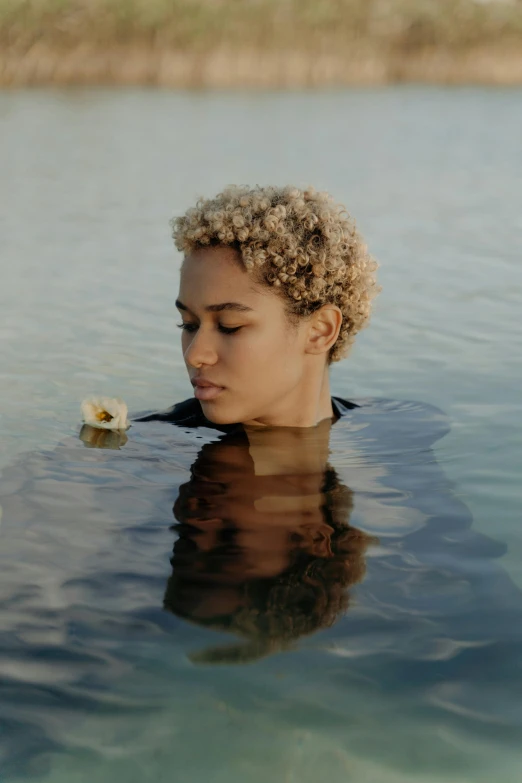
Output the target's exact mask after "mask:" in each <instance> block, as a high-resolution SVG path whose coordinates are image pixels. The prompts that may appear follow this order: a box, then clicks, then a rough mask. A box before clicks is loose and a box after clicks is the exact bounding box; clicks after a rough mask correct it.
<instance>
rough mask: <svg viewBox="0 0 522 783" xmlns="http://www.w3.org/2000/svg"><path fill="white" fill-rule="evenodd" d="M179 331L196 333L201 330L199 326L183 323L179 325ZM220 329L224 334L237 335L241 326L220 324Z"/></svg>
mask: <svg viewBox="0 0 522 783" xmlns="http://www.w3.org/2000/svg"><path fill="white" fill-rule="evenodd" d="M177 326H178V327H179V329H183V331H184V332H189V333H192V332H195V331H197V329H198V328H199V327H198V325H197V324H189V323H181V324H177ZM218 329H219V331H220V332H221V333H222V334H235V332H238V331H239V330H240V329H241V326H223V325H222V324H218Z"/></svg>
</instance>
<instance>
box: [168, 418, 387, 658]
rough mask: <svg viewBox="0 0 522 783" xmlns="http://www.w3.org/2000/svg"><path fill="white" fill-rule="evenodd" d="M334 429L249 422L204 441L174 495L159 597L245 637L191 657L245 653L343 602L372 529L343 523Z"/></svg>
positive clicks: (321, 618) (323, 617) (313, 623)
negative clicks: (170, 549) (257, 427)
mask: <svg viewBox="0 0 522 783" xmlns="http://www.w3.org/2000/svg"><path fill="white" fill-rule="evenodd" d="M329 430H330V424H329V422H323V423H322V424H321V425H319V426H318V427H316V428H312V429H310V430H304V431H301V432H300V433H299V431H295V430H292V429H287V428H280V429H274V430H271V431H270V432H266V431H265V432H259V431H254V432H250V435H249V434H248V431H247V434H245V433H237V434H234V435H228V436H225V438H224V439H223V440H222V441H221V442H217V443H210V444H206V445H205V446H204V447H203V448H202V450H201V452H200V454H199V455H198V458H197V460H196V462H195V463H194V465H193V466H192V469H191V477H190V480H189V481H188V482H187V483H185V484H183V485H182V486H181V487H180V491H179V497H178V499H177V501H176V503H175V505H174V515H175V517H176V519H177V520H178V523H179V524H177V525H175V530H176V532H177V533H178V535H179V538H178V540H177V541H176V543H175V545H174V554H173V557H172V560H171V563H172V569H173V570H172V575H171V577H170V579H169V581H168V585H167V589H166V592H165V599H164V605H165V607H166V608H167V609H169V610H171V611H172V612H174V613H176V614H178V615H180V616H182V617H185V618H186V619H189V620H192V621H194V622H197V623H199V624H201V625H206V626H209V627H212V628H216V629H221V630H228V631H232V632H236V633H238V634H240V635H242V636H244V637H246V639H247V641H248V643H247V645H246V646H245V645H239V646H237V645H234V646H232V647H222V648H217V649H212V650H209V651H206V652H204V653H202V654H198V655H195V656H192V659H193V660H199V661H206V662H214V663H215V662H231V661H240V660H242V661H245V660H251V659H253V658H257V657H259V656H260V655H264V654H267V653H270V652H274V651H275V650H277V649H283V648H285V647H287V646H288V645H289V644H290V643H291V642H292V641H293V640H297V639H298V638H299V637H301V636H303V635H305V634H310V633H312V632H314V631H316V630H318V629H320V628H324V627H327V626H329V625H332V623H334V622H335V620H336V619H337V617H338V616H339V615H340V614H341V613H342V612H343V611H344V610H346V608H347V606H348V594H347V588H348V587H349V586H350V585H352V584H354V583H355V582H358V581H359V580H360V579H361V578H362V577H363V575H364V570H365V566H364V551H365V549H366V547H367V546H368V543H369V542H370V541H371V538H370V537H369V536H367V535H366V534H364V533H363V532H361V531H360V530H357V529H356V528H353V527H350V525H349V517H350V512H351V509H352V493H351V491H350V490H349V489H348V488H347V487H345V486H343V485H342V484H341V483H340V481H339V479H338V477H337V474H336V472H335V471H334V470H333V469H332V468H331V467H329V466H327V465H325V464H321V462H322V460H323V459H324V458H325V456H326V455H327V453H328V435H329ZM292 453H293V454H294V456H295V465H296V467H295V469H294V470H293V471H292V472H289V468H288V464H289V462H291V461H292Z"/></svg>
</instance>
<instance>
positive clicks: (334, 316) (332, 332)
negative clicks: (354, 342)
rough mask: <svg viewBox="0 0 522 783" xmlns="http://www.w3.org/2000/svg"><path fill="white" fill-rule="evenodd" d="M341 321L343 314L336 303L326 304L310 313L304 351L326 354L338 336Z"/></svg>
mask: <svg viewBox="0 0 522 783" xmlns="http://www.w3.org/2000/svg"><path fill="white" fill-rule="evenodd" d="M342 322H343V314H342V313H341V310H340V309H339V308H338V307H337V305H333V304H326V305H323V306H322V307H321V308H320V309H319V310H316V312H315V313H312V315H311V316H310V321H309V328H308V338H307V342H306V347H305V351H306V353H311V354H321V353H326V354H327V353H328V352H329V351H330V348H331V347H332V346H333V345H334V343H335V341H336V340H337V337H338V336H339V331H340V329H341V324H342Z"/></svg>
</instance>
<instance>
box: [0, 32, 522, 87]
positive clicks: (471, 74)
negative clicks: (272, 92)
mask: <svg viewBox="0 0 522 783" xmlns="http://www.w3.org/2000/svg"><path fill="white" fill-rule="evenodd" d="M396 83H424V84H455V85H458V84H475V85H506V86H507V85H520V84H522V51H521V50H520V49H518V50H515V49H513V50H511V51H510V50H509V49H508V50H506V49H504V48H499V49H498V50H492V49H491V48H490V47H488V48H476V49H474V50H471V51H466V52H459V53H447V52H441V51H438V50H436V49H435V50H426V51H423V52H417V53H415V54H410V55H408V56H404V57H400V56H393V57H386V56H382V55H380V54H379V53H378V52H371V51H366V52H364V51H361V52H360V53H359V54H358V56H356V57H354V56H353V54H351V55H350V54H343V53H339V54H317V55H310V53H307V52H299V51H279V52H263V51H255V50H249V49H244V50H228V51H227V50H226V49H220V50H216V51H211V52H206V53H205V54H204V55H200V54H197V53H193V52H188V53H183V52H176V51H172V50H170V49H162V48H152V47H148V46H144V45H140V44H116V45H114V46H110V47H100V46H93V45H89V44H79V45H78V46H77V47H75V48H73V49H70V50H68V51H63V50H60V49H57V48H53V47H50V46H48V45H46V44H45V43H42V44H35V45H34V46H33V47H31V49H30V50H29V51H28V52H24V53H23V55H21V54H18V53H16V52H5V51H3V52H1V53H0V86H3V87H21V86H45V85H137V86H138V85H156V86H164V87H175V88H227V87H236V88H242V87H243V88H260V89H262V88H286V89H288V88H306V87H336V86H357V85H360V86H371V85H385V84H396Z"/></svg>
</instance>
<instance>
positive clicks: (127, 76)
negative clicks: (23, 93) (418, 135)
mask: <svg viewBox="0 0 522 783" xmlns="http://www.w3.org/2000/svg"><path fill="white" fill-rule="evenodd" d="M400 82H408V83H415V82H417V83H426V84H477V85H520V84H522V0H436V2H434V0H0V86H3V87H10V86H13V87H15V86H32V85H75V84H84V85H95V84H114V85H147V84H150V85H158V86H167V87H178V88H197V87H204V88H205V87H206V88H223V87H245V88H256V87H257V88H300V87H320V86H321V87H326V86H330V87H334V86H344V85H383V84H394V83H400Z"/></svg>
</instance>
